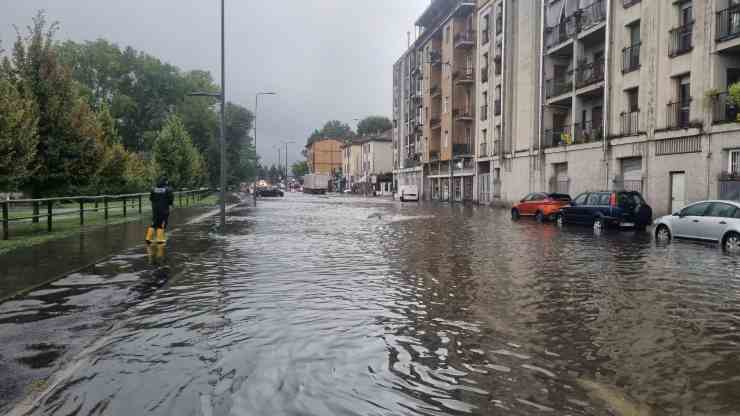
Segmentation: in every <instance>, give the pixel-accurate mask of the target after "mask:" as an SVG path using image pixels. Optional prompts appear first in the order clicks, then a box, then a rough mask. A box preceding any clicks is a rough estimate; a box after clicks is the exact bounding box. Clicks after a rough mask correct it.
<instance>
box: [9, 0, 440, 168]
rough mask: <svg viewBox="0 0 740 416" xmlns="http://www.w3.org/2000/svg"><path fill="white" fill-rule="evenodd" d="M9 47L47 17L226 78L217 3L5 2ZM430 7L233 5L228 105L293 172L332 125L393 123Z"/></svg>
mask: <svg viewBox="0 0 740 416" xmlns="http://www.w3.org/2000/svg"><path fill="white" fill-rule="evenodd" d="M0 1H2V3H4V4H2V5H0V41H2V45H3V46H4V47H5V48H6V49H8V48H9V47H10V46H12V43H13V40H14V39H15V30H14V29H13V27H12V25H14V24H15V25H18V26H20V27H25V26H26V25H28V24H30V22H31V18H32V17H33V15H34V14H35V13H36V11H37V10H38V9H44V10H46V11H47V15H48V19H49V20H50V21H54V20H56V21H59V23H60V24H61V29H60V32H59V35H58V39H59V40H66V39H72V40H75V41H83V40H94V39H97V38H105V39H108V40H110V41H112V42H115V43H117V44H119V46H128V45H130V46H132V47H134V48H135V49H138V50H143V51H146V52H148V53H150V54H152V55H154V56H156V57H158V58H160V59H162V60H164V61H167V62H169V63H172V64H174V65H176V66H178V67H180V68H181V69H184V70H190V69H205V70H209V71H211V73H212V74H213V75H214V79H216V80H218V79H219V77H220V75H219V74H220V72H219V71H220V69H219V68H220V67H219V59H220V56H219V53H220V52H219V42H220V26H219V25H220V18H219V13H220V6H219V4H220V2H219V1H218V0H197V1H182V0H126V1H114V0H98V1H90V0H63V1H59V0H22V1H21V0H18V1H16V0H0ZM427 4H429V0H281V1H274V0H226V72H227V73H226V95H227V99H228V100H229V101H234V102H236V103H239V104H241V105H243V106H245V107H247V108H249V109H251V110H253V109H254V94H255V92H257V91H268V90H273V91H275V92H277V93H278V96H276V97H262V98H261V99H260V109H259V114H258V126H257V127H258V132H257V133H258V135H257V140H258V143H257V147H258V152H259V154H260V155H261V156H262V157H263V158H264V159H265V160H266V161H267V162H274V161H275V160H276V159H277V150H275V149H273V145H275V144H277V143H279V142H281V141H283V140H295V141H296V144H292V145H289V146H290V149H289V152H288V157H289V161H290V163H292V162H293V161H295V160H298V159H300V158H301V155H300V151H301V148H302V147H303V145H304V144H305V141H306V138H307V137H308V135H309V134H310V133H311V131H313V129H314V128H320V127H321V126H322V125H323V123H324V122H325V121H327V120H330V119H338V120H341V121H343V122H346V123H349V124H350V125H351V126H352V127H353V128H355V127H356V124H355V123H356V122H355V121H353V119H355V118H360V117H364V116H366V115H372V114H381V115H385V116H387V117H389V118H391V107H392V96H391V92H392V65H393V63H394V62H395V61H396V59H397V58H398V57H399V56H400V54H401V53H402V52H403V51H404V49H405V47H406V32H408V31H413V24H414V20H416V17H417V16H418V15H419V14H420V13H421V12H422V11H423V10H424V8H425V7H426V5H427Z"/></svg>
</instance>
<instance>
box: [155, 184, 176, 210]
mask: <svg viewBox="0 0 740 416" xmlns="http://www.w3.org/2000/svg"><path fill="white" fill-rule="evenodd" d="M149 200H150V201H151V202H152V211H154V212H155V213H160V214H169V212H170V206H171V205H172V204H173V203H174V202H175V195H174V194H173V193H172V188H170V187H169V186H167V184H165V183H159V184H158V185H157V186H155V187H154V188H152V191H151V192H150V193H149Z"/></svg>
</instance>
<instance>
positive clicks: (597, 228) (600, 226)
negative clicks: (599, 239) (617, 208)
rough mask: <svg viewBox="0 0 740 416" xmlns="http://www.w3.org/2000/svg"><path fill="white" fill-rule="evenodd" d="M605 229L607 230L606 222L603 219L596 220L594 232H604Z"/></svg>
mask: <svg viewBox="0 0 740 416" xmlns="http://www.w3.org/2000/svg"><path fill="white" fill-rule="evenodd" d="M605 228H606V222H604V219H603V218H601V217H599V218H596V219H594V232H595V233H600V232H602V231H604V229H605Z"/></svg>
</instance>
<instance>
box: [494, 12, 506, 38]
mask: <svg viewBox="0 0 740 416" xmlns="http://www.w3.org/2000/svg"><path fill="white" fill-rule="evenodd" d="M503 30H504V19H503V18H502V17H501V14H498V15H497V16H496V34H497V35H500V34H501V32H503Z"/></svg>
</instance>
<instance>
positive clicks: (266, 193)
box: [257, 186, 284, 197]
mask: <svg viewBox="0 0 740 416" xmlns="http://www.w3.org/2000/svg"><path fill="white" fill-rule="evenodd" d="M283 195H284V194H283V191H281V190H280V189H279V188H277V187H274V186H273V187H269V188H257V196H263V197H277V196H283Z"/></svg>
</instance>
